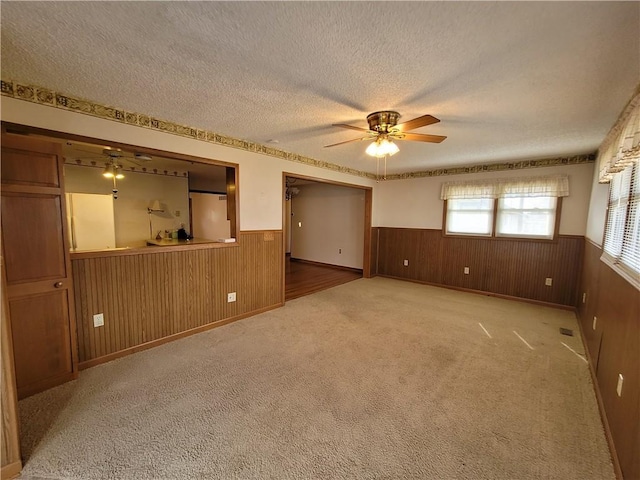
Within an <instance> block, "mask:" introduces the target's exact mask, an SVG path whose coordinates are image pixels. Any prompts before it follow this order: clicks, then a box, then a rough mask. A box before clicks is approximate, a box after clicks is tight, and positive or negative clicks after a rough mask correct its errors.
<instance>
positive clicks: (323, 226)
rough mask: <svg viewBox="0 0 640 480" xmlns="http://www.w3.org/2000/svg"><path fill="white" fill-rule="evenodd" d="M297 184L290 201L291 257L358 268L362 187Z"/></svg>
mask: <svg viewBox="0 0 640 480" xmlns="http://www.w3.org/2000/svg"><path fill="white" fill-rule="evenodd" d="M298 188H299V189H300V193H299V194H298V195H296V196H295V197H294V198H293V200H292V201H291V210H292V212H293V216H292V217H291V233H292V235H291V257H292V258H300V259H304V260H312V261H314V262H321V263H328V264H331V265H341V266H345V267H352V268H362V263H363V249H364V203H365V201H364V197H365V192H364V190H361V189H357V188H348V187H341V186H338V185H328V184H321V183H315V184H309V185H300V186H298Z"/></svg>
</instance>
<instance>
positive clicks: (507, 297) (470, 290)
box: [378, 274, 576, 312]
mask: <svg viewBox="0 0 640 480" xmlns="http://www.w3.org/2000/svg"><path fill="white" fill-rule="evenodd" d="M378 276H379V277H384V278H392V279H394V280H403V281H406V282H411V283H419V284H421V285H430V286H432V287H441V288H446V289H449V290H457V291H459V292H467V293H475V294H478V295H486V296H488V297H495V298H503V299H505V300H516V301H518V302H524V303H532V304H534V305H542V306H543V307H553V308H559V309H561V310H569V311H571V312H575V310H576V309H575V307H573V306H571V305H562V304H560V303H551V302H543V301H541V300H532V299H530V298H523V297H515V296H513V295H504V294H502V293H494V292H487V291H485V290H474V289H473V288H464V287H456V286H454V285H445V284H443V283H434V282H426V281H424V280H416V279H412V278H403V277H394V276H392V275H382V274H378Z"/></svg>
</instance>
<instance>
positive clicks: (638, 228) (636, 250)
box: [620, 164, 640, 273]
mask: <svg viewBox="0 0 640 480" xmlns="http://www.w3.org/2000/svg"><path fill="white" fill-rule="evenodd" d="M629 170H631V175H630V176H631V181H630V186H629V198H628V201H627V221H626V228H625V230H624V234H623V237H622V254H621V255H620V261H621V262H622V264H624V265H626V266H628V267H630V268H631V269H632V270H633V271H635V272H638V273H640V165H639V164H636V165H635V168H630V169H629Z"/></svg>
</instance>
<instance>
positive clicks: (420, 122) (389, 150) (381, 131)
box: [325, 110, 447, 158]
mask: <svg viewBox="0 0 640 480" xmlns="http://www.w3.org/2000/svg"><path fill="white" fill-rule="evenodd" d="M399 118H400V114H399V113H398V112H394V111H391V110H383V111H380V112H373V113H371V114H369V115H367V122H368V123H369V129H366V128H362V127H355V126H353V125H346V124H344V123H335V124H334V125H333V126H334V127H342V128H348V129H350V130H357V131H360V132H364V133H365V134H366V135H365V136H363V137H359V138H354V139H353V140H347V141H346V142H339V143H334V144H332V145H325V148H326V147H335V146H338V145H344V144H345V143H351V142H359V141H362V140H373V142H372V143H371V145H369V147H367V150H366V152H367V154H369V155H371V156H373V157H378V158H380V157H386V156H388V155H393V154H395V153H397V152H398V150H399V148H398V146H397V145H396V144H395V143H393V140H410V141H414V142H429V143H440V142H442V141H443V140H444V139H445V138H447V137H445V136H442V135H425V134H421V133H407V132H408V131H409V130H415V129H416V128H420V127H426V126H427V125H432V124H434V123H438V122H439V121H440V120H439V119H437V118H436V117H434V116H432V115H422V116H421V117H417V118H414V119H413V120H409V121H408V122H403V123H398V119H399Z"/></svg>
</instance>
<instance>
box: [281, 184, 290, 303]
mask: <svg viewBox="0 0 640 480" xmlns="http://www.w3.org/2000/svg"><path fill="white" fill-rule="evenodd" d="M286 194H287V174H286V173H285V172H282V251H283V252H284V255H283V256H282V303H283V304H284V303H285V301H286V297H287V293H286V292H287V285H286V282H287V273H286V271H287V270H286V269H287V257H289V258H291V252H288V253H287V237H288V236H289V235H291V233H290V232H289V230H287V219H286V216H287V199H286ZM289 201H291V200H289ZM289 229H291V224H289Z"/></svg>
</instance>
